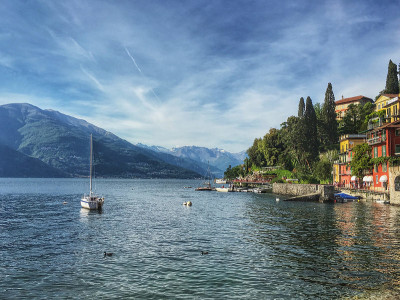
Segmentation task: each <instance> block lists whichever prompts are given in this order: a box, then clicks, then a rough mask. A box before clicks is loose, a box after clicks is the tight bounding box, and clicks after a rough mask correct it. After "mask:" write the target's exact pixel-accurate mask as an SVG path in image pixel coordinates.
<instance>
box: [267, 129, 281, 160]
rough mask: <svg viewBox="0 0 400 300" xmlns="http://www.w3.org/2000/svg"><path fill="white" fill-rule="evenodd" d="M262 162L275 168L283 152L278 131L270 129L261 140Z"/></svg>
mask: <svg viewBox="0 0 400 300" xmlns="http://www.w3.org/2000/svg"><path fill="white" fill-rule="evenodd" d="M262 142H263V151H264V153H263V154H264V160H265V163H266V165H267V166H276V165H277V164H278V161H279V156H280V155H281V153H282V152H283V151H284V145H283V142H282V140H281V135H280V131H279V130H278V129H276V128H271V129H270V130H269V132H268V133H267V134H266V135H265V136H264V138H263V141H262Z"/></svg>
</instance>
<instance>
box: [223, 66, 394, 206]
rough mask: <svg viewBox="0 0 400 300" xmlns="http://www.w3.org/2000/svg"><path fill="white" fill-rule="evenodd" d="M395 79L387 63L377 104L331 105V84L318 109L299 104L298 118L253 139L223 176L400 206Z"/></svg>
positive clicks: (365, 100)
mask: <svg viewBox="0 0 400 300" xmlns="http://www.w3.org/2000/svg"><path fill="white" fill-rule="evenodd" d="M398 75H399V72H398V71H397V66H396V64H394V63H393V62H392V61H391V60H390V61H389V66H388V74H387V79H386V87H385V89H384V90H382V91H381V92H379V95H378V96H376V97H375V99H372V98H369V97H366V96H364V95H359V96H352V97H346V98H345V97H343V96H342V97H341V99H339V100H335V97H334V94H333V91H332V85H331V84H330V83H329V84H328V88H327V91H326V93H325V102H324V103H323V105H322V106H321V105H320V104H319V103H317V104H316V105H313V104H312V100H311V99H310V98H309V97H308V98H307V102H306V104H305V103H304V99H303V98H300V102H299V113H298V116H291V117H289V118H288V119H287V121H286V122H284V123H282V124H281V129H275V128H272V129H271V130H270V131H269V133H267V134H266V135H265V136H264V137H263V138H259V139H255V141H254V144H253V146H251V147H250V148H249V149H248V151H247V154H248V156H249V157H248V159H246V160H245V161H244V164H243V165H242V166H238V168H236V169H235V168H232V169H229V170H227V172H226V176H227V177H232V176H235V175H236V176H238V177H239V178H241V179H242V181H246V180H248V179H251V180H254V178H259V179H260V180H267V181H268V182H271V183H273V182H287V183H297V182H298V183H305V184H307V183H320V184H333V185H334V186H335V187H336V189H341V190H343V189H345V190H347V191H349V192H353V193H357V192H367V193H373V194H375V195H377V197H382V198H385V199H387V198H390V201H391V203H399V204H400V94H399V79H398ZM332 118H333V120H332ZM271 168H272V169H273V170H272V169H271ZM282 174H284V176H283V175H282Z"/></svg>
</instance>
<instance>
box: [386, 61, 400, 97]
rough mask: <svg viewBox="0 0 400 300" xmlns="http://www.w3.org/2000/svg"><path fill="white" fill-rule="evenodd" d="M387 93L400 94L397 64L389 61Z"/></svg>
mask: <svg viewBox="0 0 400 300" xmlns="http://www.w3.org/2000/svg"><path fill="white" fill-rule="evenodd" d="M385 93H386V94H398V93H399V79H398V78H397V65H396V64H394V63H393V62H392V60H390V61H389V66H388V73H387V76H386V87H385Z"/></svg>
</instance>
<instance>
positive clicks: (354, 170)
mask: <svg viewBox="0 0 400 300" xmlns="http://www.w3.org/2000/svg"><path fill="white" fill-rule="evenodd" d="M371 151H372V148H371V146H370V145H368V144H367V143H363V144H360V145H357V146H355V147H354V148H353V153H354V155H353V159H352V160H351V162H350V167H351V175H353V176H357V177H358V178H361V177H362V176H363V173H364V170H371V169H372V162H371Z"/></svg>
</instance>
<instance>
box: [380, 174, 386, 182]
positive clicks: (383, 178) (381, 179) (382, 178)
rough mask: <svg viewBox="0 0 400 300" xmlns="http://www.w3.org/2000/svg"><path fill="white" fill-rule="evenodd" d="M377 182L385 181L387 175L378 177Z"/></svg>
mask: <svg viewBox="0 0 400 300" xmlns="http://www.w3.org/2000/svg"><path fill="white" fill-rule="evenodd" d="M379 182H387V176H386V175H382V176H381V178H379Z"/></svg>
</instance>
